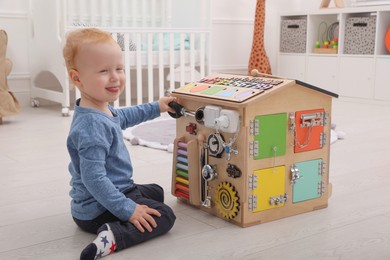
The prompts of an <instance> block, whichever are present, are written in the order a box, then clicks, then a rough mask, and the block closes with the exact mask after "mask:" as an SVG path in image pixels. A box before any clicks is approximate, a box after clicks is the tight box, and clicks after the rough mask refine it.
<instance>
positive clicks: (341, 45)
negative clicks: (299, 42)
mask: <svg viewBox="0 0 390 260" xmlns="http://www.w3.org/2000/svg"><path fill="white" fill-rule="evenodd" d="M294 20H296V21H297V22H296V23H294V22H291V21H294ZM286 21H289V24H292V25H294V24H299V25H302V24H306V31H304V32H302V30H301V29H302V28H299V29H300V30H295V31H294V29H296V28H294V27H293V26H291V27H290V28H289V30H286V29H285V27H283V25H284V26H285V24H286ZM301 21H304V22H301ZM280 22H281V26H280V27H281V29H280V33H279V34H280V41H279V42H280V45H281V46H280V49H279V53H278V60H277V69H276V71H277V74H278V75H279V76H282V77H288V78H293V79H298V80H302V81H305V82H307V83H309V84H312V85H314V86H317V87H320V88H323V89H325V90H328V91H331V92H334V93H337V94H339V95H340V96H345V97H353V98H363V99H371V100H387V101H390V53H389V52H388V50H387V48H386V47H385V41H384V39H385V34H386V32H387V30H388V28H390V6H389V5H386V6H370V7H354V8H329V9H319V10H317V11H313V12H310V13H284V14H282V15H281V16H280ZM282 29H283V30H282ZM286 32H287V33H288V34H291V35H285V34H286ZM297 34H299V35H297ZM302 37H303V38H305V39H306V45H305V47H306V48H305V52H304V53H302V52H301V51H300V52H299V53H298V51H297V53H294V50H292V52H290V53H286V52H285V51H284V50H286V48H285V46H282V45H283V44H285V43H286V42H287V43H288V41H286V39H299V38H302ZM333 39H336V40H337V44H335V47H333V46H331V45H330V46H329V47H328V48H325V46H324V44H323V43H324V41H326V40H328V41H331V40H333ZM351 39H352V40H351ZM316 43H317V45H318V43H320V44H321V46H320V48H318V46H316ZM282 47H283V48H282ZM283 51H284V52H283Z"/></svg>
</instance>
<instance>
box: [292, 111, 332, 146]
mask: <svg viewBox="0 0 390 260" xmlns="http://www.w3.org/2000/svg"><path fill="white" fill-rule="evenodd" d="M327 118H328V113H327V112H325V110H324V109H315V110H305V111H298V112H296V113H295V127H296V128H295V145H294V152H296V153H299V152H304V151H311V150H316V149H321V148H322V147H323V146H324V145H325V143H326V133H324V125H326V123H327Z"/></svg>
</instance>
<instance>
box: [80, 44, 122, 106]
mask: <svg viewBox="0 0 390 260" xmlns="http://www.w3.org/2000/svg"><path fill="white" fill-rule="evenodd" d="M76 64H77V72H78V80H79V82H78V84H76V85H77V87H78V88H79V89H80V91H81V93H82V97H84V98H87V99H89V100H90V101H92V102H94V103H95V104H105V103H107V102H113V101H115V100H116V99H117V98H118V97H119V95H120V94H121V93H122V91H123V89H124V86H125V74H124V64H123V57H122V51H121V49H120V47H119V46H118V45H117V44H116V43H115V42H105V43H98V44H88V45H85V46H82V47H81V48H80V51H79V55H78V57H77V58H76Z"/></svg>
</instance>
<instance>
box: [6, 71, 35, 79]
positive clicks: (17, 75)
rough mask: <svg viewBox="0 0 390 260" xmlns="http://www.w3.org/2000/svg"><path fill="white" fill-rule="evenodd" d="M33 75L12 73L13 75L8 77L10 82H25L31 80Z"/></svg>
mask: <svg viewBox="0 0 390 260" xmlns="http://www.w3.org/2000/svg"><path fill="white" fill-rule="evenodd" d="M30 78H31V75H30V73H29V72H13V73H12V72H11V74H9V75H8V77H7V79H8V80H25V79H28V80H29V79H30Z"/></svg>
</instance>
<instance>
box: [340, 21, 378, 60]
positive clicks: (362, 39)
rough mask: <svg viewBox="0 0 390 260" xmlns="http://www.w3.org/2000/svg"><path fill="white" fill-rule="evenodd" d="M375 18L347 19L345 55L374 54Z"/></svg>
mask: <svg viewBox="0 0 390 260" xmlns="http://www.w3.org/2000/svg"><path fill="white" fill-rule="evenodd" d="M375 27H376V16H367V17H349V18H347V22H346V25H345V42H344V53H345V54H364V55H370V54H374V50H375Z"/></svg>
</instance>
